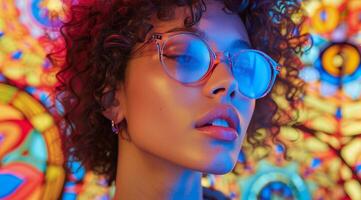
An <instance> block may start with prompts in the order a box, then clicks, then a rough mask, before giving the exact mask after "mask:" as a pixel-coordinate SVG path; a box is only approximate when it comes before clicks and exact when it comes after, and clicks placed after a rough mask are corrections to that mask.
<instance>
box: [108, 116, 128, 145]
mask: <svg viewBox="0 0 361 200" xmlns="http://www.w3.org/2000/svg"><path fill="white" fill-rule="evenodd" d="M124 122H125V121H122V122H121V123H122V125H119V124H115V122H114V121H113V120H112V131H113V133H114V134H116V135H120V138H122V139H124V140H127V141H131V139H130V135H129V134H128V133H127V132H125V136H124V135H123V134H121V133H120V132H121V127H124ZM119 133H120V134H119Z"/></svg>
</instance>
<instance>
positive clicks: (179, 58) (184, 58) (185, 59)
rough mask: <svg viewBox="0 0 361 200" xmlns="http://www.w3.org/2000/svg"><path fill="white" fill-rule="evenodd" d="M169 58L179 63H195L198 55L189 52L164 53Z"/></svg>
mask: <svg viewBox="0 0 361 200" xmlns="http://www.w3.org/2000/svg"><path fill="white" fill-rule="evenodd" d="M163 56H164V57H166V58H167V59H172V60H174V61H175V62H178V63H194V62H198V61H197V60H198V59H197V57H195V56H192V55H188V54H164V55H163Z"/></svg>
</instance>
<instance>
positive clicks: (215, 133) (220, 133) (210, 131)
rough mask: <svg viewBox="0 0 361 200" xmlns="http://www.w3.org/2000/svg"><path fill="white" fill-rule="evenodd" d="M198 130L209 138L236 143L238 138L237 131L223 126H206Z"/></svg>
mask: <svg viewBox="0 0 361 200" xmlns="http://www.w3.org/2000/svg"><path fill="white" fill-rule="evenodd" d="M197 130H199V131H201V132H202V133H204V134H206V135H207V136H209V137H212V138H215V139H218V140H224V141H234V140H236V139H237V137H238V134H237V131H236V130H235V129H233V128H228V127H223V126H204V127H200V128H197Z"/></svg>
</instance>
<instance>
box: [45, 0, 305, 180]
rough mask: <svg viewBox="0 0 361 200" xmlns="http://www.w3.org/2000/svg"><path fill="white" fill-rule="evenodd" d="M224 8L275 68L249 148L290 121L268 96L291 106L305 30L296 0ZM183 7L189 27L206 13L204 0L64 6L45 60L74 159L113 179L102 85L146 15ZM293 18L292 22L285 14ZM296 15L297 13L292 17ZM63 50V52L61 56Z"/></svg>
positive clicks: (227, 2)
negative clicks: (60, 44) (55, 44)
mask: <svg viewBox="0 0 361 200" xmlns="http://www.w3.org/2000/svg"><path fill="white" fill-rule="evenodd" d="M223 3H224V8H223V9H224V11H225V12H230V13H237V14H238V15H239V17H240V19H241V20H242V21H243V22H244V24H245V27H246V29H247V31H248V35H249V37H250V41H251V44H252V46H253V48H255V49H258V50H261V51H263V52H266V53H267V54H268V55H270V56H271V57H272V58H274V59H275V60H276V61H278V62H279V63H280V64H281V66H282V70H281V73H280V75H279V76H278V78H277V81H276V84H275V87H274V88H273V90H272V92H271V93H269V94H268V95H267V96H265V97H264V98H261V99H258V100H257V101H256V107H255V111H254V114H253V118H252V120H251V123H250V125H249V128H248V131H247V141H248V143H250V144H252V145H253V146H254V147H257V146H261V145H267V144H266V142H265V139H264V138H262V137H260V136H259V134H260V133H259V132H258V130H260V129H266V130H267V135H268V136H271V138H273V140H274V142H279V141H277V139H276V138H277V137H276V136H277V134H278V133H279V131H280V126H282V125H284V124H287V123H290V122H291V121H292V117H287V118H285V117H284V116H283V115H282V113H281V111H280V109H279V108H278V106H277V104H276V102H275V101H274V100H273V99H272V95H278V96H283V97H285V98H286V99H287V101H288V102H289V104H290V105H291V106H292V105H295V103H296V102H297V101H298V100H299V99H300V96H301V95H300V94H302V93H303V90H302V81H300V79H299V78H298V71H299V69H300V68H301V63H300V62H299V60H298V58H297V56H296V53H299V52H301V51H302V46H303V44H304V43H305V41H306V39H305V37H307V35H301V34H300V31H299V30H300V22H302V21H303V18H302V14H301V15H299V14H300V13H301V12H300V5H299V2H298V1H297V0H224V1H223ZM177 6H187V7H189V9H190V11H191V14H190V16H188V17H186V18H185V19H184V26H186V27H190V26H192V25H194V24H196V23H198V21H199V20H200V19H201V17H202V13H204V12H205V11H206V4H205V2H204V0H79V1H78V2H77V3H76V4H73V5H70V7H69V8H70V9H69V12H68V14H69V16H68V21H66V22H64V23H63V25H62V27H61V31H60V32H61V35H62V38H63V39H64V44H65V45H64V48H63V51H62V52H53V53H51V54H49V58H50V59H51V60H52V62H53V64H54V65H58V66H60V67H61V69H60V71H59V72H58V74H57V79H58V83H59V84H58V86H57V87H56V97H57V100H58V101H59V102H60V103H61V105H62V107H63V110H62V112H61V113H60V116H59V120H58V123H59V127H60V128H61V130H62V132H63V134H62V137H63V138H62V142H63V147H64V154H65V156H66V157H70V158H71V159H72V160H75V161H80V162H81V163H82V165H83V166H85V168H86V169H90V170H93V171H95V172H97V173H100V174H104V175H106V176H107V177H108V179H109V180H110V181H112V180H114V178H115V173H116V166H117V152H118V151H117V148H118V140H117V135H115V134H112V130H111V125H110V122H109V120H108V119H107V118H105V117H104V116H103V115H102V111H103V110H104V107H103V106H104V105H102V103H101V99H102V97H103V96H104V89H105V88H107V89H108V90H113V91H114V90H116V89H117V88H116V86H117V84H118V83H119V82H122V81H123V80H124V72H125V68H126V66H127V61H128V59H129V56H130V52H131V50H132V47H133V46H134V45H135V44H136V43H140V42H143V41H144V40H145V36H146V34H147V33H148V32H149V30H151V28H152V24H150V22H149V17H150V16H151V15H152V14H157V17H158V18H159V19H161V20H169V19H172V14H173V12H172V9H174V8H175V7H177ZM296 15H297V16H298V20H293V19H292V16H296ZM300 16H301V17H300ZM61 55H64V56H61Z"/></svg>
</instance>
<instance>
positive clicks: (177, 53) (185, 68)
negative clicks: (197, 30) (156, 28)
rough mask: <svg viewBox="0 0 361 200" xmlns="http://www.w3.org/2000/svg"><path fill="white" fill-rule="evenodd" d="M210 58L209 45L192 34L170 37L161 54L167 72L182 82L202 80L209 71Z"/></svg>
mask: <svg viewBox="0 0 361 200" xmlns="http://www.w3.org/2000/svg"><path fill="white" fill-rule="evenodd" d="M210 59H211V58H210V54H209V50H208V47H207V45H206V44H205V43H204V42H203V41H202V40H201V39H199V38H197V37H196V36H195V35H191V34H179V35H175V36H172V37H170V38H169V39H168V40H167V41H166V42H165V43H164V46H163V51H162V54H161V60H162V64H163V66H164V67H165V70H166V71H167V73H168V74H169V75H170V76H171V77H172V78H174V79H176V80H177V81H180V82H182V83H192V82H196V81H198V80H200V79H201V78H202V77H203V76H204V75H205V74H206V73H207V72H208V69H209V65H210Z"/></svg>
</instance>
